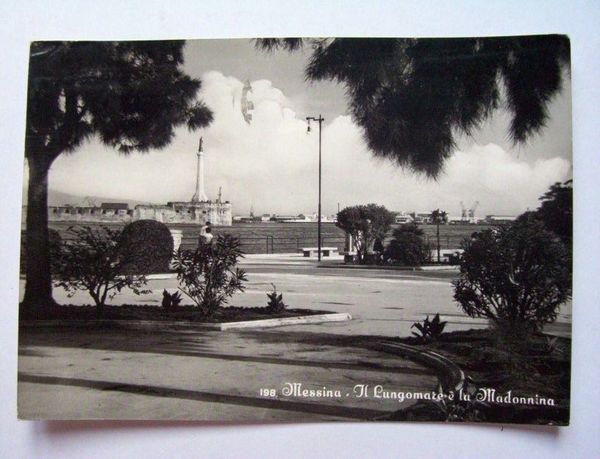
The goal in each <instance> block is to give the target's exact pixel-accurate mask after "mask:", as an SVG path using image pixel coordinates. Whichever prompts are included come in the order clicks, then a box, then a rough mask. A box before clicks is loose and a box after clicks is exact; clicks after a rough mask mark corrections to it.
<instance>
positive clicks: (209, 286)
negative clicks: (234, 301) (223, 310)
mask: <svg viewBox="0 0 600 459" xmlns="http://www.w3.org/2000/svg"><path fill="white" fill-rule="evenodd" d="M242 257H243V252H242V250H241V248H240V240H239V239H238V238H237V237H234V236H232V235H230V234H219V235H217V236H216V238H215V239H213V241H212V242H209V243H207V242H205V241H204V240H203V239H202V238H201V239H200V240H199V242H198V248H197V249H196V250H195V251H190V250H182V249H179V250H178V251H177V252H176V254H175V257H174V258H173V267H174V269H175V272H176V273H177V280H178V281H179V289H180V290H181V291H182V292H183V293H184V294H186V295H187V296H188V297H189V298H190V299H191V300H192V301H193V302H194V303H195V304H196V306H198V308H199V309H200V311H201V313H202V315H203V316H204V317H209V316H211V315H212V314H214V312H215V311H216V310H217V309H218V308H219V307H221V306H222V305H224V304H227V301H228V299H229V298H230V297H231V296H232V295H233V294H234V293H236V292H238V291H240V292H243V291H244V290H245V288H246V287H245V286H244V284H243V282H245V281H246V280H247V278H246V273H245V272H244V270H242V269H239V268H237V267H236V265H237V263H238V260H239V259H240V258H242Z"/></svg>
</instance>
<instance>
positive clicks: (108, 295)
mask: <svg viewBox="0 0 600 459" xmlns="http://www.w3.org/2000/svg"><path fill="white" fill-rule="evenodd" d="M67 235H68V239H67V240H66V241H64V242H63V243H62V246H61V249H60V252H59V254H58V256H57V257H55V258H54V259H53V261H54V265H55V266H54V269H53V272H55V273H56V278H57V283H56V284H57V285H58V286H59V287H62V288H64V289H65V290H66V291H67V294H68V296H69V297H72V296H73V295H74V294H75V293H76V292H77V290H83V291H87V292H88V293H89V294H90V296H91V297H92V299H93V300H94V303H95V304H96V307H97V308H98V312H99V313H102V311H103V309H104V306H105V304H106V300H107V299H112V298H113V297H114V296H115V295H116V294H117V293H119V292H120V291H121V290H123V288H125V287H127V288H130V289H132V290H133V292H134V293H135V294H136V295H139V294H142V293H148V290H141V288H142V287H143V286H144V285H146V278H145V277H144V276H143V275H137V274H129V275H122V274H121V273H122V270H123V267H124V266H126V265H128V264H130V263H132V262H134V261H135V258H136V253H134V252H133V251H129V250H127V249H126V248H124V247H123V245H122V244H121V239H122V238H121V231H120V230H111V229H110V228H107V227H105V226H102V227H99V228H95V229H94V228H91V227H89V226H84V227H80V228H75V227H70V228H69V229H68V230H67Z"/></svg>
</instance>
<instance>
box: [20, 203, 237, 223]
mask: <svg viewBox="0 0 600 459" xmlns="http://www.w3.org/2000/svg"><path fill="white" fill-rule="evenodd" d="M23 212H24V213H25V212H26V208H25V207H24V208H23ZM231 215H232V213H231V203H230V202H229V201H225V202H219V201H200V202H168V203H167V204H166V205H154V204H139V205H136V206H135V207H134V208H133V209H130V208H129V205H128V204H126V203H102V204H101V205H100V206H69V205H65V206H50V207H48V220H49V221H68V222H97V223H101V222H124V223H128V222H132V221H136V220H156V221H159V222H161V223H193V224H198V225H204V224H206V222H210V223H211V224H213V225H217V226H231V224H232V216H231Z"/></svg>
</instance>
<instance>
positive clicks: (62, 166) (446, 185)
mask: <svg viewBox="0 0 600 459" xmlns="http://www.w3.org/2000/svg"><path fill="white" fill-rule="evenodd" d="M202 81H203V89H202V94H201V97H202V98H203V99H204V100H205V101H206V103H207V104H208V105H209V106H210V107H211V109H212V110H213V112H214V114H215V118H214V122H213V124H212V125H211V126H210V127H208V128H207V129H204V130H202V131H201V132H194V133H190V132H188V131H187V130H185V129H180V130H178V132H177V136H176V138H175V140H174V141H173V143H172V144H171V145H170V146H169V147H167V148H166V149H164V150H161V151H153V152H150V153H149V154H146V155H140V154H132V155H130V156H127V157H124V156H120V155H118V154H117V153H116V152H114V151H113V150H110V149H108V148H106V147H103V146H101V145H100V144H99V143H97V142H90V143H88V144H87V145H85V146H84V147H82V148H80V150H79V151H77V152H76V153H74V154H71V155H62V156H61V157H60V158H59V159H58V160H57V161H56V162H55V164H54V165H53V167H52V170H51V174H50V186H51V187H52V188H54V189H56V190H59V191H64V192H68V193H74V194H78V195H81V196H87V195H96V196H105V197H113V198H126V199H132V200H143V201H149V202H166V201H171V200H189V199H190V198H191V196H192V194H193V192H194V184H195V164H196V149H197V144H198V137H199V136H200V135H202V136H203V138H204V147H205V152H206V156H205V158H206V159H205V170H206V180H205V182H206V193H207V194H208V196H209V198H214V197H215V196H216V193H217V190H218V188H219V187H223V197H224V199H227V200H230V201H231V202H232V203H233V208H234V213H242V214H243V213H247V212H248V211H249V209H250V207H251V206H253V207H254V210H255V212H265V213H266V212H268V213H278V214H297V213H300V212H303V213H314V212H316V203H317V185H318V176H317V170H318V129H317V128H316V126H313V127H314V129H312V132H311V133H310V134H308V133H307V132H306V121H305V119H304V116H301V115H300V114H297V113H296V112H295V111H294V108H295V107H294V102H292V101H291V100H290V99H288V98H287V97H286V96H285V94H283V92H282V91H280V90H279V89H277V88H275V87H273V85H272V84H271V82H270V81H267V80H258V81H253V82H252V94H251V96H250V97H251V100H252V102H253V103H254V110H253V112H252V115H253V120H252V122H251V123H250V124H247V123H246V122H245V121H244V119H243V116H242V113H241V108H240V101H241V94H242V87H243V82H242V81H240V80H238V79H236V78H234V77H228V76H225V75H223V74H221V73H219V72H216V71H211V72H207V73H205V74H204V75H203V76H202ZM295 100H296V99H295ZM296 103H297V102H296ZM322 134H323V146H322V152H323V154H322V167H323V181H322V183H323V211H324V212H325V213H333V212H335V211H336V209H337V203H340V205H341V206H342V207H344V206H348V205H353V204H358V203H368V202H376V203H380V204H383V205H385V206H386V207H388V208H390V209H392V210H416V211H430V210H432V209H434V208H438V207H440V208H443V209H445V210H447V211H448V212H449V213H450V214H451V215H457V214H459V212H460V207H459V202H460V201H464V203H465V204H466V205H470V204H471V203H472V202H473V201H476V200H477V201H479V202H480V203H481V207H480V210H479V215H484V214H486V213H497V214H516V213H520V212H523V211H524V210H526V209H527V208H528V207H529V208H535V207H537V199H538V197H539V196H540V195H541V194H543V193H544V192H545V191H546V189H547V188H548V187H549V186H550V185H551V184H552V183H554V182H556V181H561V180H564V179H566V177H567V176H568V174H569V170H570V163H569V162H568V161H567V160H565V159H562V158H558V157H557V158H550V159H543V160H538V161H536V162H534V163H528V162H527V161H525V160H524V159H519V158H518V157H516V156H515V155H514V154H512V153H511V152H507V151H504V150H503V149H502V148H501V147H499V146H498V145H495V144H493V143H490V144H487V145H477V144H474V145H471V146H468V147H466V148H465V149H464V150H462V151H457V152H456V153H455V154H454V155H453V156H452V158H451V159H450V160H449V161H448V163H447V164H446V168H445V174H444V175H443V176H442V177H440V178H439V180H438V181H431V180H427V179H425V178H423V177H419V176H414V175H413V174H410V173H408V172H405V171H402V170H401V169H398V168H396V167H395V166H393V165H391V164H390V163H389V162H387V161H382V160H375V159H373V158H372V155H371V153H370V152H369V151H368V150H367V148H366V146H365V144H364V141H363V139H362V135H361V131H360V129H359V128H358V127H357V126H356V125H355V124H354V123H353V122H352V120H351V119H350V117H348V116H338V117H337V118H335V119H334V120H332V121H331V122H330V123H329V124H327V125H324V128H323V133H322Z"/></svg>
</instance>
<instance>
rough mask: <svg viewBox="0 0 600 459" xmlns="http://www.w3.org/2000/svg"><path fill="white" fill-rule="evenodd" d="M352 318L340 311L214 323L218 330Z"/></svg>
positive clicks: (317, 322)
mask: <svg viewBox="0 0 600 459" xmlns="http://www.w3.org/2000/svg"><path fill="white" fill-rule="evenodd" d="M347 320H352V316H351V315H350V314H349V313H347V312H338V313H332V314H314V315H311V316H298V317H280V318H277V319H264V320H248V321H245V322H225V323H221V324H214V325H216V326H217V330H231V329H236V328H267V327H281V326H283V325H303V324H320V323H326V322H345V321H347Z"/></svg>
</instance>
